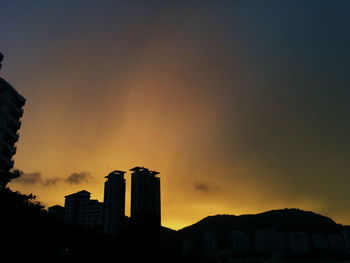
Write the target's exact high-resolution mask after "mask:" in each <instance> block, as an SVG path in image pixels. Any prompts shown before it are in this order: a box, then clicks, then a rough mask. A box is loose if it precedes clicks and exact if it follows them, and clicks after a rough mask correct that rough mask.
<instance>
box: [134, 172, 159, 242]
mask: <svg viewBox="0 0 350 263" xmlns="http://www.w3.org/2000/svg"><path fill="white" fill-rule="evenodd" d="M130 171H132V172H133V173H132V174H131V218H130V219H131V224H132V227H133V230H134V232H135V233H137V236H138V238H139V239H140V240H142V239H144V241H145V242H147V240H150V241H152V240H153V241H157V239H158V238H159V231H160V226H161V208H160V178H159V177H157V176H156V175H158V174H159V172H156V171H150V170H148V169H147V168H143V167H138V166H137V167H134V168H132V169H130Z"/></svg>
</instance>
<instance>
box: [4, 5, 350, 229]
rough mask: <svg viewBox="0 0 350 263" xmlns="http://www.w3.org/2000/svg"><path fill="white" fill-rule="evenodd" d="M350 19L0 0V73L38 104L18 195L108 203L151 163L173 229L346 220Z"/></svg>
mask: <svg viewBox="0 0 350 263" xmlns="http://www.w3.org/2000/svg"><path fill="white" fill-rule="evenodd" d="M349 8H350V2H349V1H345V0H344V1H342V0H337V1H330V0H317V1H316V0H310V1H304V0H285V1H277V0H276V1H273V0H265V1H260V0H241V1H240V0H237V1H224V0H218V1H209V0H208V1H205V0H204V1H191V0H188V1H181V0H179V1H152V0H150V1H141V0H140V1H130V0H128V1H121V0H120V1H89V0H75V1H71V0H62V1H44V0H33V1H24V0H23V1H18V0H2V1H1V16H0V51H1V52H2V53H3V54H4V55H5V58H4V61H3V66H2V70H1V72H0V75H1V77H3V78H5V79H6V80H7V81H8V82H10V83H11V84H12V85H13V86H14V87H15V88H16V89H17V90H18V91H19V92H20V93H21V94H22V95H23V96H24V97H25V98H26V99H27V103H26V105H25V107H24V116H23V118H22V127H21V130H20V140H19V142H18V143H17V148H18V150H17V154H16V155H15V157H14V159H15V167H16V168H18V169H20V170H22V171H23V172H24V175H23V176H22V178H21V179H19V180H16V181H14V182H12V183H11V188H12V189H15V190H19V191H21V192H23V193H34V194H35V195H37V198H38V200H39V201H40V202H42V203H43V204H44V205H46V206H50V205H55V204H60V205H63V204H64V196H65V195H68V194H71V193H74V192H77V191H80V190H83V189H85V190H88V191H89V192H91V195H92V198H93V199H98V200H99V201H103V184H104V181H105V178H104V176H106V175H107V174H108V173H109V172H111V171H113V170H116V169H118V170H124V171H128V170H129V169H130V168H132V167H134V166H145V167H147V168H150V169H154V170H157V171H159V172H160V177H161V192H162V224H163V225H164V226H167V227H171V228H173V229H180V228H182V227H185V226H187V225H190V224H193V223H195V222H197V221H198V220H200V219H202V218H204V217H206V216H208V215H215V214H235V215H240V214H247V213H259V212H263V211H266V210H271V209H279V208H286V207H289V208H291V207H293V208H300V209H304V210H311V211H314V212H317V213H321V214H323V215H326V216H329V217H331V218H333V219H334V220H335V221H336V222H338V223H342V224H350V211H349V207H350V195H349V190H348V187H349V183H350V177H349V171H350V162H349V157H350V141H349V134H350V103H349V101H350V100H349V99H350V74H349V72H348V71H349V68H350V34H349V30H350V16H349V15H348V13H349ZM126 180H127V196H126V213H127V214H129V210H130V172H128V173H127V174H126Z"/></svg>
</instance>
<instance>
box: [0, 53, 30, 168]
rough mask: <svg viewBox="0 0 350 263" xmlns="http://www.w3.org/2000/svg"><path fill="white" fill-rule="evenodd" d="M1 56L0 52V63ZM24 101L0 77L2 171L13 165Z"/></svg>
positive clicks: (0, 157)
mask: <svg viewBox="0 0 350 263" xmlns="http://www.w3.org/2000/svg"><path fill="white" fill-rule="evenodd" d="M2 58H3V56H2V54H1V53H0V63H1V61H2ZM0 65H1V64H0ZM25 102H26V100H25V98H24V97H23V96H21V95H20V94H19V93H18V92H17V91H16V90H15V89H14V88H13V87H12V86H11V85H10V84H9V83H8V82H7V81H6V80H4V79H3V78H0V169H1V170H3V171H9V170H10V169H11V168H13V165H14V161H13V159H12V157H13V155H14V154H15V153H16V150H17V149H16V146H15V144H16V142H17V141H18V139H19V134H18V130H19V129H20V127H21V121H20V119H21V117H22V115H23V106H24V104H25Z"/></svg>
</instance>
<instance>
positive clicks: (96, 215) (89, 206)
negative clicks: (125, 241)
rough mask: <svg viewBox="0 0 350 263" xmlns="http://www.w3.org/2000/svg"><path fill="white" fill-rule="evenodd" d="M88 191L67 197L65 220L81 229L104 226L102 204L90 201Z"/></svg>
mask: <svg viewBox="0 0 350 263" xmlns="http://www.w3.org/2000/svg"><path fill="white" fill-rule="evenodd" d="M90 195H91V194H90V193H89V192H88V191H85V190H83V191H80V192H77V193H74V194H70V195H67V196H65V204H64V220H65V221H66V222H67V223H69V224H72V225H75V226H79V227H88V228H93V227H98V226H100V225H101V224H102V203H100V202H98V201H97V200H90Z"/></svg>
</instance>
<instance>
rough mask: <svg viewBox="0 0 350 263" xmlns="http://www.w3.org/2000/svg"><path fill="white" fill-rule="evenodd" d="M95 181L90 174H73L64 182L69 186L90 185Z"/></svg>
mask: <svg viewBox="0 0 350 263" xmlns="http://www.w3.org/2000/svg"><path fill="white" fill-rule="evenodd" d="M92 180H93V177H92V175H91V174H90V173H89V172H80V173H72V174H71V175H69V176H68V178H66V179H65V180H64V181H65V182H66V183H68V184H81V183H90V182H91V181H92Z"/></svg>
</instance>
